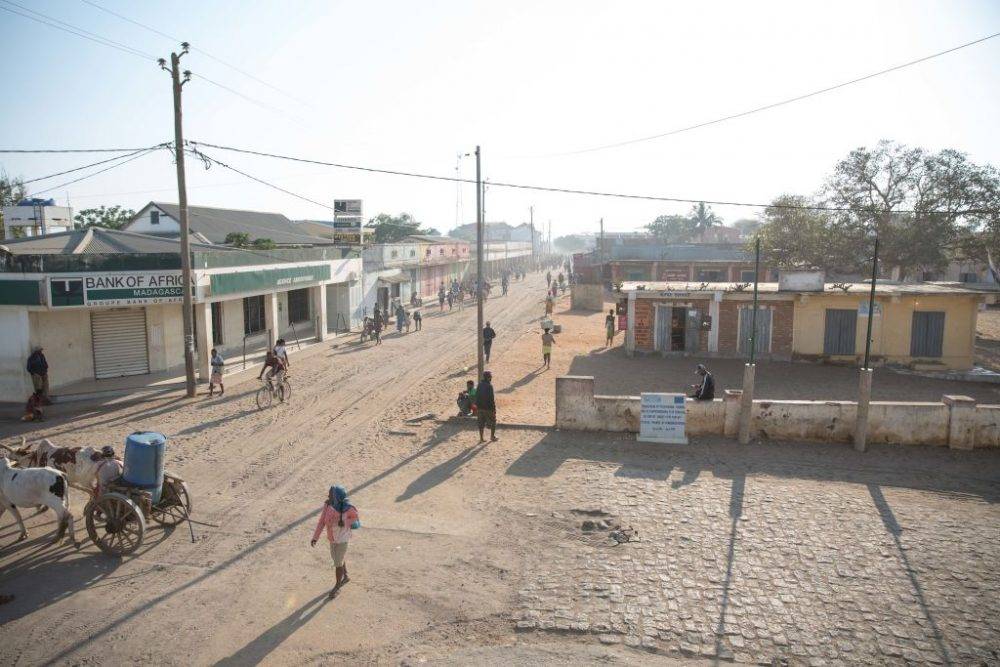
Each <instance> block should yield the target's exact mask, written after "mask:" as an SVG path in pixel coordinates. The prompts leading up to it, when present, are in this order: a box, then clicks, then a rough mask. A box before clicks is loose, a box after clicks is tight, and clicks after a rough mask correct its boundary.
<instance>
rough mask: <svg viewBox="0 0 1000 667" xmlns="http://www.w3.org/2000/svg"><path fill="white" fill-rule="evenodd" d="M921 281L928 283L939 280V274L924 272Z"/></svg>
mask: <svg viewBox="0 0 1000 667" xmlns="http://www.w3.org/2000/svg"><path fill="white" fill-rule="evenodd" d="M920 279H921V280H923V281H925V282H926V281H928V280H937V274H936V273H934V272H933V271H924V273H923V275H922V276H921V277H920Z"/></svg>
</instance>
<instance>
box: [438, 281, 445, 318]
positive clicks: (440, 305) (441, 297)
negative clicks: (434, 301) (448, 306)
mask: <svg viewBox="0 0 1000 667" xmlns="http://www.w3.org/2000/svg"><path fill="white" fill-rule="evenodd" d="M443 311H444V283H441V287H439V288H438V312H443Z"/></svg>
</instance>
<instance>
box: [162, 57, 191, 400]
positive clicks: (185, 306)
mask: <svg viewBox="0 0 1000 667" xmlns="http://www.w3.org/2000/svg"><path fill="white" fill-rule="evenodd" d="M188 47H189V45H188V43H187V42H184V43H182V44H181V51H180V53H171V54H170V67H167V61H166V60H164V59H163V58H160V60H159V61H158V62H159V65H160V68H161V69H164V70H166V71H167V72H169V73H170V79H171V81H172V83H173V92H174V160H175V161H176V163H177V204H178V208H179V209H180V218H181V219H180V224H181V284H182V285H183V288H184V297H183V303H182V304H181V310H182V311H183V313H182V316H183V320H184V376H185V386H186V388H187V395H188V398H193V397H194V395H195V379H194V321H193V319H194V317H193V316H194V313H193V312H192V311H193V304H192V302H191V284H192V283H191V240H190V239H189V238H188V206H187V183H186V181H185V178H184V129H183V123H182V122H181V89H182V88H183V87H184V84H185V83H187V82H188V81H190V80H191V72H189V71H188V70H184V72H181V58H182V57H183V56H184V55H186V54H187V52H188ZM182 76H183V79H182V78H181V77H182Z"/></svg>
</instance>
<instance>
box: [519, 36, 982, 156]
mask: <svg viewBox="0 0 1000 667" xmlns="http://www.w3.org/2000/svg"><path fill="white" fill-rule="evenodd" d="M995 37H1000V32H995V33H993V34H992V35H987V36H985V37H980V38H979V39H975V40H973V41H971V42H966V43H965V44H959V45H958V46H954V47H952V48H950V49H945V50H944V51H938V52H937V53H932V54H930V55H927V56H924V57H922V58H917V59H916V60H910V61H909V62H905V63H902V64H900V65H895V66H893V67H888V68H886V69H883V70H879V71H878V72H872V73H871V74H865V75H864V76H860V77H858V78H856V79H851V80H850V81H844V82H841V83H838V84H835V85H832V86H828V87H826V88H821V89H819V90H814V91H812V92H810V93H805V94H803V95H797V96H795V97H789V98H787V99H784V100H781V101H778V102H772V103H771V104H765V105H764V106H760V107H755V108H753V109H748V110H746V111H741V112H739V113H734V114H730V115H728V116H721V117H719V118H715V119H712V120H708V121H705V122H702V123H696V124H694V125H688V126H687V127H680V128H677V129H676V130H670V131H669V132H661V133H660V134H652V135H649V136H647V137H639V138H637V139H628V140H626V141H619V142H616V143H613V144H604V145H602V146H594V147H592V148H584V149H581V150H576V151H567V152H564V153H551V154H549V155H545V156H536V157H559V156H564V155H581V154H583V153H593V152H596V151H603V150H607V149H609V148H620V147H621V146H628V145H631V144H638V143H642V142H644V141H653V140H654V139H662V138H664V137H670V136H673V135H675V134H681V133H682V132H690V131H691V130H697V129H699V128H702V127H708V126H709V125H717V124H719V123H724V122H726V121H730V120H735V119H737V118H743V117H745V116H749V115H751V114H755V113H759V112H761V111H767V110H769V109H774V108H776V107H780V106H784V105H786V104H792V103H793V102H800V101H802V100H805V99H809V98H810V97H816V96H817V95H823V94H825V93H829V92H832V91H834V90H839V89H840V88H845V87H847V86H851V85H854V84H856V83H861V82H862V81H868V80H869V79H874V78H875V77H878V76H882V75H884V74H890V73H892V72H897V71H899V70H901V69H905V68H907V67H912V66H913V65H919V64H920V63H923V62H927V61H928V60H932V59H934V58H939V57H941V56H944V55H947V54H949V53H954V52H955V51H959V50H961V49H965V48H968V47H970V46H975V45H976V44H981V43H983V42H985V41H987V40H990V39H993V38H995Z"/></svg>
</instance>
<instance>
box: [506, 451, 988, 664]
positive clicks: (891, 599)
mask: <svg viewBox="0 0 1000 667" xmlns="http://www.w3.org/2000/svg"><path fill="white" fill-rule="evenodd" d="M554 435H555V436H556V437H552V438H550V439H549V440H550V442H549V443H548V444H546V443H544V441H543V443H542V444H540V445H539V446H537V447H535V448H534V449H533V450H532V451H529V452H528V453H526V454H525V455H524V456H522V457H521V459H520V460H518V461H515V462H514V464H513V465H512V466H511V468H510V469H509V470H508V473H509V474H512V475H523V476H532V477H545V476H547V477H548V478H547V480H545V481H546V484H547V486H549V489H550V493H551V494H552V495H553V496H554V497H555V498H556V505H558V507H559V508H558V509H556V511H555V512H553V513H552V516H551V517H546V518H545V520H546V521H551V522H552V524H553V531H552V532H553V535H560V534H561V535H563V539H562V540H561V541H560V543H559V544H558V545H557V546H553V548H550V549H546V550H544V551H539V555H538V556H537V557H536V558H535V559H533V562H532V563H531V564H530V566H529V568H528V573H527V575H528V576H527V577H526V580H525V581H526V583H525V585H524V587H523V589H522V590H521V591H520V593H519V600H520V610H519V611H520V621H519V623H518V627H519V629H521V630H522V631H538V630H541V631H561V632H580V633H591V634H593V635H596V637H597V638H598V639H599V640H600V641H602V642H604V643H625V644H628V645H632V646H641V647H644V648H646V649H648V650H654V651H657V652H662V653H668V654H681V655H690V656H700V657H706V658H717V659H722V660H736V661H739V662H764V663H770V662H772V661H773V660H775V659H777V660H778V661H779V662H780V661H787V662H789V663H791V664H809V665H822V664H851V663H904V662H912V663H928V664H963V665H965V664H1000V544H998V537H1000V505H997V504H996V503H997V500H998V496H997V489H998V484H997V474H996V472H997V460H998V458H1000V457H997V456H996V454H997V453H996V452H977V453H976V456H975V457H973V458H968V459H958V458H955V456H954V455H952V454H950V453H948V452H947V451H939V450H927V449H916V448H907V449H903V448H896V449H888V448H887V449H884V450H880V451H874V452H870V453H869V454H868V455H858V454H854V453H853V452H844V450H843V448H840V449H836V448H827V447H822V446H807V447H802V446H800V447H799V448H795V447H785V446H778V445H768V446H763V447H761V446H758V448H756V449H755V450H754V453H753V454H746V453H745V452H746V451H747V450H742V451H741V450H739V448H738V446H736V445H724V444H721V443H719V444H717V445H716V446H710V445H705V449H704V450H702V451H703V452H704V453H703V454H699V453H698V450H697V449H694V448H685V449H682V450H676V451H679V452H681V453H678V454H669V453H668V454H666V455H664V454H663V453H662V452H663V450H662V449H661V450H659V452H658V453H657V454H656V456H655V457H653V456H649V454H648V452H649V449H648V447H649V446H646V445H643V444H640V443H634V442H631V443H629V442H621V443H608V442H606V441H605V442H602V441H601V440H600V439H599V437H598V436H585V435H582V434H577V435H574V436H572V437H573V443H572V445H562V444H560V442H559V437H558V436H562V437H563V439H565V437H566V436H568V434H565V435H564V434H554ZM606 437H607V436H605V438H606ZM644 448H645V449H644ZM804 451H805V452H806V453H805V454H804V455H803V452H804ZM560 452H564V453H565V456H566V458H564V459H560ZM643 452H645V454H644V453H643ZM866 456H867V458H864V457H866ZM970 456H971V455H970ZM774 461H780V463H774ZM872 466H879V467H878V468H873V467H872ZM539 469H541V472H538V470H539ZM602 520H603V521H606V522H607V523H609V524H610V525H611V527H614V525H616V524H619V523H620V524H622V525H624V526H631V527H632V528H634V529H636V530H637V531H638V540H637V541H632V542H628V543H624V544H620V545H617V546H612V545H614V544H615V543H614V541H612V540H610V539H609V537H608V530H607V529H600V528H598V529H597V530H595V531H592V532H585V531H583V530H581V528H580V526H581V525H582V522H583V521H597V522H599V521H602Z"/></svg>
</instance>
